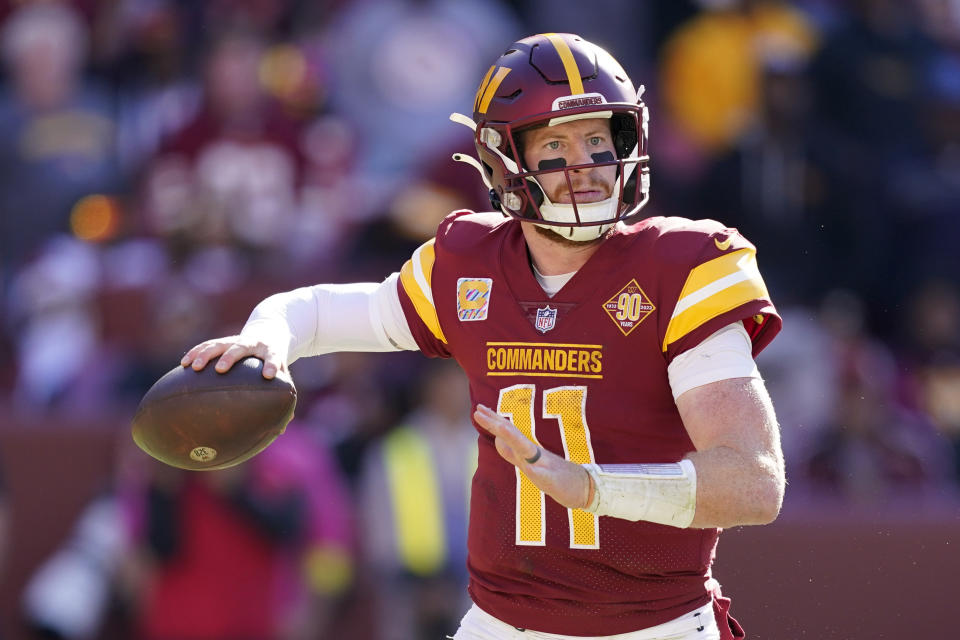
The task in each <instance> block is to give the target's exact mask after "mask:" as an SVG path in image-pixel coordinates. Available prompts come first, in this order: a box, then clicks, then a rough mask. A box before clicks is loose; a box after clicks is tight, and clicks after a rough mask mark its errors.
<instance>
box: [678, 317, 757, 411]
mask: <svg viewBox="0 0 960 640" xmlns="http://www.w3.org/2000/svg"><path fill="white" fill-rule="evenodd" d="M667 377H668V378H669V380H670V389H671V391H672V392H673V399H674V400H676V399H677V398H679V397H680V395H681V394H683V393H684V392H686V391H689V390H690V389H693V388H694V387H700V386H703V385H705V384H709V383H711V382H717V381H718V380H727V379H729V378H759V377H760V372H759V371H758V370H757V364H756V362H754V360H753V343H752V342H751V341H750V336H749V335H748V334H747V330H746V329H744V327H743V323H742V322H740V321H737V322H734V323H733V324H729V325H727V326H725V327H724V328H722V329H720V330H719V331H717V332H716V333H714V334H712V335H711V336H710V337H708V338H707V339H706V340H704V341H703V342H701V343H700V344H698V345H697V346H695V347H694V348H692V349H690V350H689V351H685V352H683V353H681V354H680V355H679V356H677V357H676V358H674V359H673V361H672V362H671V363H670V364H669V365H668V366H667Z"/></svg>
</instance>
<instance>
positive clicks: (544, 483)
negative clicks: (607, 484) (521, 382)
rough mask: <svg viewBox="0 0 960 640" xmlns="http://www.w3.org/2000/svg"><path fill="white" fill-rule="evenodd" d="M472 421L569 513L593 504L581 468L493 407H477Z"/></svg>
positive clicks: (586, 476) (587, 479)
mask: <svg viewBox="0 0 960 640" xmlns="http://www.w3.org/2000/svg"><path fill="white" fill-rule="evenodd" d="M473 418H474V419H475V420H476V421H477V424H479V425H480V426H481V427H483V428H484V429H486V430H487V431H488V432H490V434H491V435H492V436H493V437H494V438H495V444H496V446H497V452H498V453H499V454H500V456H501V457H503V459H504V460H506V461H507V462H509V463H510V464H512V465H513V466H515V467H517V468H518V469H520V471H522V472H523V473H524V475H526V476H527V477H528V478H530V481H531V482H533V484H535V485H537V488H538V489H540V490H541V491H543V492H544V493H546V494H547V495H548V496H550V497H551V498H553V499H554V500H556V501H557V502H559V503H560V504H561V505H563V506H564V507H567V508H568V509H582V508H584V507H585V506H587V505H588V504H590V501H591V500H592V499H593V482H592V480H591V479H590V474H588V473H587V471H586V469H584V468H583V467H582V466H580V465H578V464H574V463H572V462H570V461H569V460H565V459H563V458H561V457H560V456H558V455H557V454H555V453H551V452H550V451H547V450H546V449H544V448H543V447H541V446H539V445H537V444H536V443H534V442H531V441H530V439H529V438H527V436H525V435H523V433H521V431H520V430H519V429H517V428H516V427H515V426H514V425H513V423H512V422H510V421H509V420H507V419H506V418H504V417H503V416H501V415H500V414H499V413H497V412H495V411H494V410H493V409H491V408H490V407H487V406H485V405H482V404H478V405H477V409H476V411H474V412H473Z"/></svg>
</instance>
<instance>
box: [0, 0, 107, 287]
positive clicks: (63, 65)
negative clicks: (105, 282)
mask: <svg viewBox="0 0 960 640" xmlns="http://www.w3.org/2000/svg"><path fill="white" fill-rule="evenodd" d="M87 46H88V33H87V28H86V25H85V24H84V23H83V22H82V21H81V19H80V18H79V17H78V15H77V14H76V12H75V11H74V10H73V9H72V8H71V7H70V6H69V5H67V4H60V3H27V4H23V5H21V6H20V7H19V8H18V9H16V10H15V11H14V13H13V14H11V16H10V17H9V18H8V19H7V21H6V22H5V23H4V25H3V29H2V33H0V49H2V55H3V62H4V64H5V66H6V69H7V73H8V77H9V86H8V87H7V89H6V90H5V91H4V92H3V94H2V95H0V211H2V212H3V215H2V216H0V274H2V273H3V272H4V271H6V275H7V277H10V275H11V274H12V272H13V270H14V269H15V268H16V267H18V266H19V265H20V264H22V263H23V262H24V261H25V260H26V259H27V258H29V257H31V256H32V255H33V254H34V253H35V252H36V251H37V249H38V248H39V247H40V246H41V245H42V244H43V242H44V241H45V240H46V239H47V238H49V237H50V235H52V234H54V233H63V232H67V231H68V230H69V229H70V216H71V211H72V210H73V208H74V206H75V205H76V204H77V203H78V201H79V200H80V199H81V198H82V197H83V196H86V195H88V194H90V193H92V192H93V193H96V192H99V193H113V192H115V191H116V190H117V189H118V188H120V187H121V184H120V182H119V169H118V166H117V162H116V158H115V154H114V133H115V132H114V129H115V127H114V121H113V113H112V110H111V106H110V103H109V101H108V96H107V94H106V93H105V92H104V91H102V90H101V89H100V88H99V87H97V86H95V85H92V84H91V83H89V82H87V81H86V80H85V79H84V77H83V71H84V65H85V62H86V52H87ZM0 284H2V283H0Z"/></svg>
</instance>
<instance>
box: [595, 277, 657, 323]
mask: <svg viewBox="0 0 960 640" xmlns="http://www.w3.org/2000/svg"><path fill="white" fill-rule="evenodd" d="M656 309H657V308H656V307H655V306H653V303H652V302H650V298H648V297H647V294H645V293H644V292H643V289H641V288H640V285H639V284H637V281H636V279H633V280H631V281H630V282H628V283H627V284H626V286H624V287H623V289H620V291H618V292H617V293H616V294H615V295H614V296H613V297H612V298H610V299H609V300H607V301H606V302H604V303H603V310H604V311H606V312H607V315H609V316H610V319H611V320H613V321H614V322H616V323H617V326H618V327H620V331H622V332H623V335H625V336H628V335H630V332H631V331H633V330H634V329H636V328H637V326H638V325H639V324H640V323H641V322H643V321H644V320H645V319H646V317H647V316H648V315H650V314H651V313H653V312H654V311H656Z"/></svg>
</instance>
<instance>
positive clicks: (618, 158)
mask: <svg viewBox="0 0 960 640" xmlns="http://www.w3.org/2000/svg"><path fill="white" fill-rule="evenodd" d="M603 106H604V109H602V110H597V109H596V108H594V109H576V110H573V109H571V110H570V111H569V112H564V113H563V115H560V116H557V115H554V114H551V113H548V114H538V115H537V116H535V117H532V118H527V119H524V120H520V121H515V122H506V123H499V122H484V123H482V125H481V126H479V127H473V128H474V131H475V143H476V147H477V152H478V155H479V157H480V161H479V162H477V161H476V160H475V159H474V158H469V157H465V156H463V155H461V154H456V155H454V159H455V160H459V161H465V162H468V163H470V164H472V165H473V166H475V167H476V168H477V169H478V170H479V171H480V172H481V175H482V177H483V178H484V182H485V183H486V184H487V186H488V188H489V189H490V197H491V202H492V204H493V205H494V206H495V207H497V208H499V209H500V211H502V212H503V213H504V214H506V215H508V216H510V217H514V218H518V219H521V220H525V221H528V222H534V223H537V224H538V226H541V227H544V228H547V229H550V230H552V231H554V232H556V233H557V234H559V235H560V236H562V237H563V238H566V239H569V240H574V241H589V240H594V239H596V238H599V237H601V236H603V235H604V234H605V233H606V232H607V231H608V230H609V229H610V228H611V227H612V226H613V225H614V224H616V223H617V222H618V221H620V220H623V221H625V222H630V221H632V220H635V219H636V217H637V214H638V213H639V211H640V209H641V208H642V207H643V206H644V205H645V204H646V203H647V200H648V199H649V187H650V176H649V167H648V163H649V158H648V156H647V149H646V146H647V136H646V129H647V126H646V118H647V110H646V107H645V106H644V105H643V104H642V102H640V103H638V104H637V105H603ZM591 118H607V119H609V121H610V125H611V126H610V135H611V138H612V142H613V146H614V149H615V152H614V153H610V152H609V151H607V152H605V153H598V154H593V158H592V159H593V162H591V163H585V164H576V165H567V164H566V160H565V159H563V158H557V159H556V160H557V161H556V162H553V161H542V162H541V163H540V165H539V166H538V167H536V168H532V167H527V166H525V165H526V163H525V162H524V158H523V153H524V149H523V144H522V137H523V133H524V132H525V131H529V130H532V129H535V128H539V127H544V126H547V127H549V126H556V125H559V124H563V123H564V122H570V121H572V120H581V119H591ZM451 119H454V120H455V121H457V122H461V123H463V124H468V123H469V125H472V124H473V122H472V121H470V120H469V118H466V116H459V114H457V116H455V117H454V116H452V117H451ZM464 121H466V122H464ZM602 167H614V168H615V177H614V180H613V183H612V185H611V187H612V188H611V192H610V195H609V196H608V197H607V198H605V199H603V200H600V201H595V202H577V200H576V195H575V191H574V182H575V180H574V179H573V178H572V177H571V175H572V173H573V172H577V171H583V170H596V169H599V168H602ZM557 174H559V175H562V176H563V179H564V181H565V182H566V190H567V192H568V193H569V195H570V202H569V203H563V202H552V201H551V200H550V197H549V194H548V193H547V190H545V189H544V186H543V177H544V176H548V175H557Z"/></svg>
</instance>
